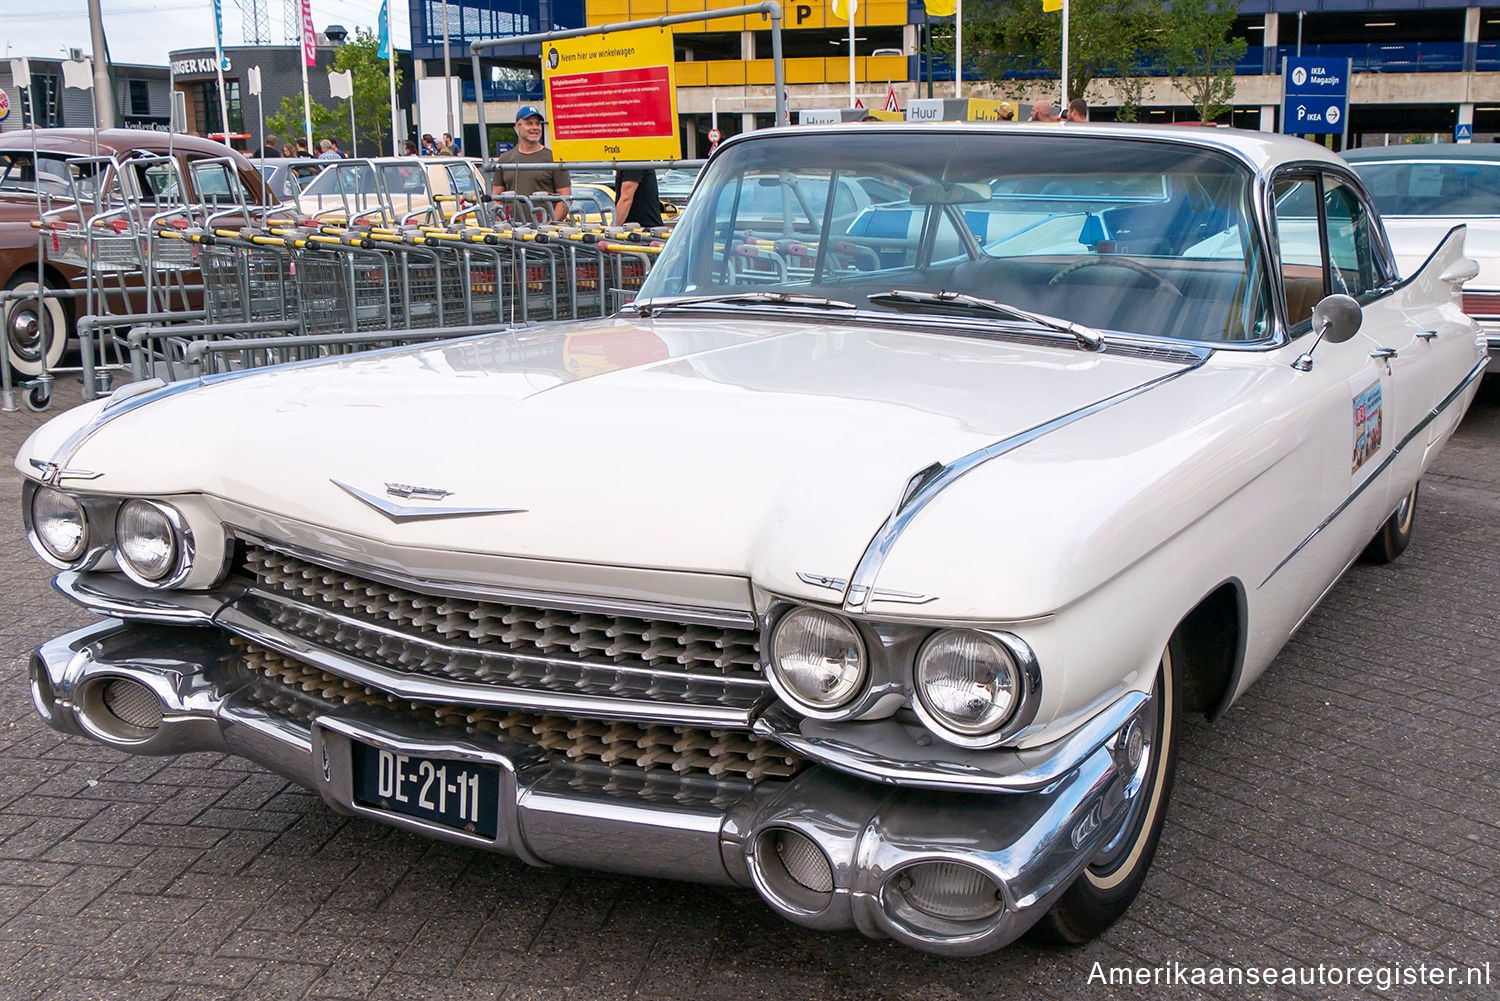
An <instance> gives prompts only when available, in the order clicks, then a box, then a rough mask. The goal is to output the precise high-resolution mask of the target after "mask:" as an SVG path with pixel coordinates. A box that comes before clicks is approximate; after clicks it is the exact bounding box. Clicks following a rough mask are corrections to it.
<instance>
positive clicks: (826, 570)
mask: <svg viewBox="0 0 1500 1001" xmlns="http://www.w3.org/2000/svg"><path fill="white" fill-rule="evenodd" d="M1180 365H1181V360H1180V359H1178V360H1176V361H1170V360H1169V361H1158V360H1149V359H1146V358H1139V357H1131V356H1129V355H1122V354H1119V353H1103V354H1096V353H1092V352H1086V351H1083V350H1080V349H1078V348H1075V347H1073V346H1072V345H1071V344H1070V343H1069V344H1064V345H1061V346H1057V347H1050V346H1033V345H1027V344H1018V343H1014V342H1005V341H994V340H986V339H980V338H976V337H964V336H958V335H955V334H951V333H950V334H935V333H923V332H915V331H913V330H910V329H894V328H877V329H871V328H869V327H847V328H840V327H836V326H827V325H816V324H810V323H785V322H774V323H766V322H757V323H747V322H743V321H733V322H731V321H703V320H700V319H697V318H694V319H693V320H692V321H691V322H690V321H687V320H683V319H676V318H673V319H670V320H658V321H655V322H654V323H644V324H637V323H634V322H626V321H618V320H605V321H599V322H597V323H594V324H587V325H574V326H570V327H565V328H551V329H549V330H546V331H542V332H527V333H523V334H516V335H504V334H501V335H495V336H491V337H486V338H481V339H470V340H465V341H456V342H449V343H446V344H443V345H438V346H433V347H428V348H422V349H405V350H400V351H388V352H382V353H379V354H374V355H365V356H359V357H355V358H350V359H347V360H339V361H330V362H322V363H314V364H311V365H302V366H292V367H286V368H281V369H275V370H270V371H267V372H263V373H258V374H253V375H249V376H242V377H231V378H228V379H225V380H222V381H217V382H215V381H210V382H209V383H208V384H206V385H204V386H202V387H201V388H197V389H194V390H190V391H186V392H181V391H179V392H175V393H170V392H169V393H164V395H163V396H162V398H160V399H157V400H154V401H152V402H150V403H147V404H146V405H143V406H139V407H136V408H133V409H132V408H130V407H128V406H125V405H122V406H120V407H118V408H111V409H117V411H118V413H117V415H116V416H113V417H111V415H110V414H109V412H108V411H106V413H105V415H104V418H103V420H104V423H103V424H102V425H100V426H97V427H96V428H95V429H94V430H93V432H92V433H90V434H89V436H88V437H87V438H86V439H85V440H84V441H83V443H82V444H81V445H78V446H77V447H76V448H74V449H73V454H72V455H71V456H67V457H64V456H56V455H47V456H41V458H45V459H54V458H57V459H61V458H66V462H67V465H68V466H70V467H72V468H76V469H86V470H93V471H99V472H102V473H103V475H102V476H100V477H98V478H97V479H93V480H91V481H89V482H88V483H87V485H86V487H85V486H84V485H82V484H80V485H79V488H80V489H88V490H91V491H100V492H105V493H114V494H126V495H137V494H146V495H152V496H164V495H171V494H185V493H203V494H206V495H208V496H210V497H213V498H219V499H222V500H223V501H224V503H222V504H221V505H220V507H221V510H224V511H236V510H239V511H243V510H245V509H249V510H253V511H255V512H257V522H258V523H260V524H266V523H272V524H276V523H279V524H284V525H294V526H297V531H298V532H299V533H302V534H303V535H308V534H310V535H311V536H312V538H301V539H299V540H297V541H301V542H303V543H304V544H311V545H314V546H315V545H316V535H317V530H318V529H325V530H332V531H336V532H338V533H340V535H343V536H355V537H360V538H365V539H374V540H379V541H380V542H381V543H382V544H386V545H395V546H401V547H408V546H410V547H421V548H423V549H429V550H451V551H455V552H463V553H476V554H496V555H502V554H503V555H509V556H518V557H531V558H537V559H546V560H557V561H578V562H588V563H594V564H610V565H615V566H623V567H642V568H661V569H673V570H690V571H707V572H718V573H730V574H736V575H744V576H749V577H751V578H752V579H756V580H765V579H767V577H769V578H771V579H773V580H786V579H787V578H788V576H789V575H794V574H795V572H797V571H806V572H809V573H816V574H828V575H840V576H842V575H847V574H848V573H849V572H850V571H852V569H853V567H854V565H855V563H856V562H857V561H858V559H859V556H860V554H861V553H862V552H863V551H864V549H865V547H866V545H867V544H868V543H869V541H870V538H871V536H872V535H873V534H874V533H875V531H876V530H877V529H878V528H879V526H880V525H881V523H882V522H883V521H884V520H885V518H886V516H887V515H888V514H889V513H890V511H891V509H892V507H893V506H894V505H895V503H896V501H897V499H898V497H899V495H900V494H901V492H902V489H903V487H904V486H905V484H906V482H907V480H908V479H909V478H910V477H911V476H912V474H913V473H915V472H916V471H918V470H920V469H922V468H923V467H926V466H927V465H929V464H930V463H933V462H935V461H936V462H948V461H951V460H953V459H955V458H958V457H960V456H963V455H965V454H967V453H969V452H972V451H974V450H976V449H979V448H982V447H984V446H985V445H988V444H990V443H992V442H995V441H998V440H1000V439H1003V438H1006V437H1008V436H1010V435H1013V434H1015V433H1017V432H1020V431H1023V430H1026V429H1028V428H1031V427H1035V426H1036V425H1039V424H1042V423H1044V422H1046V421H1048V420H1049V419H1051V418H1054V417H1057V416H1058V415H1061V414H1065V413H1068V412H1070V411H1073V410H1076V409H1078V408H1080V407H1084V406H1086V405H1088V404H1090V403H1093V402H1095V401H1097V400H1100V399H1103V398H1106V397H1109V396H1111V395H1114V394H1116V393H1119V392H1121V391H1124V390H1127V389H1130V388H1132V387H1135V386H1138V385H1140V384H1142V383H1145V382H1147V381H1150V380H1152V379H1154V378H1157V377H1159V376H1162V375H1164V374H1166V373H1168V372H1170V371H1172V370H1174V369H1175V368H1178V367H1180ZM47 440H49V439H46V438H45V437H44V436H42V434H41V432H39V433H38V438H35V439H33V442H34V443H41V442H44V441H47ZM50 440H51V441H52V442H53V444H54V445H55V441H56V435H53V436H52V438H51V439H50ZM30 447H31V446H30V445H28V448H30ZM27 458H28V451H27V450H25V449H23V452H22V455H21V456H20V457H18V460H17V462H18V465H19V466H20V467H21V469H22V471H23V472H34V471H32V470H29V469H28V466H27V465H26V460H27ZM334 481H340V482H342V483H345V484H348V485H350V486H353V487H355V488H357V489H359V490H362V491H365V492H367V493H369V494H372V495H377V496H379V497H381V498H386V499H394V498H387V489H386V484H389V483H398V484H406V485H410V486H417V487H426V488H433V489H438V490H446V491H449V492H450V493H449V495H448V496H446V497H444V498H443V499H441V500H439V501H423V500H421V499H409V500H400V499H394V500H397V502H399V503H406V504H414V505H423V504H429V505H431V506H432V507H434V508H441V507H445V506H453V507H463V508H521V509H523V510H522V511H520V512H517V513H511V514H480V515H469V516H463V517H453V518H441V519H433V520H417V521H406V522H396V521H393V520H391V519H390V518H389V517H387V516H386V515H383V514H381V513H379V512H377V511H376V510H375V509H373V508H372V507H371V506H369V505H367V504H365V503H362V502H361V501H359V500H358V499H356V498H355V497H354V496H351V494H350V493H348V492H346V491H345V490H343V489H341V488H340V487H339V486H338V485H336V484H335V482H334ZM260 515H264V517H260ZM231 517H232V515H231ZM778 554H781V555H780V556H778ZM791 554H796V555H795V557H794V558H793V557H792V556H791ZM793 559H794V560H795V564H796V565H795V566H787V565H786V563H787V562H788V561H792V560H793ZM768 562H769V563H771V564H773V566H771V567H768V566H767V565H766V564H767V563H768Z"/></svg>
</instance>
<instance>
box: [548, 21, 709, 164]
mask: <svg viewBox="0 0 1500 1001" xmlns="http://www.w3.org/2000/svg"><path fill="white" fill-rule="evenodd" d="M542 82H543V84H544V85H545V86H546V88H547V112H548V116H549V117H550V118H551V120H552V121H551V125H552V150H553V152H555V153H556V154H557V157H558V159H559V160H675V159H677V158H678V157H680V156H681V155H682V141H681V139H680V138H679V137H678V131H677V86H676V80H675V78H674V75H673V72H672V31H671V29H670V28H637V29H635V30H633V31H616V32H611V33H610V34H608V35H586V36H584V37H582V38H566V39H557V40H556V41H551V42H547V43H546V45H545V46H544V47H543V50H542Z"/></svg>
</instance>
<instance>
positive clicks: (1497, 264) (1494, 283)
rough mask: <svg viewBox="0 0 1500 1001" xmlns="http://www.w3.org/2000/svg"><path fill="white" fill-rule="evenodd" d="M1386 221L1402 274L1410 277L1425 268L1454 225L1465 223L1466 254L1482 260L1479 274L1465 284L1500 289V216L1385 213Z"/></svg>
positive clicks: (1471, 286)
mask: <svg viewBox="0 0 1500 1001" xmlns="http://www.w3.org/2000/svg"><path fill="white" fill-rule="evenodd" d="M1382 222H1384V223H1385V232H1386V235H1387V236H1389V237H1390V240H1391V250H1392V251H1393V252H1394V253H1395V255H1396V267H1397V269H1398V270H1399V271H1400V272H1401V277H1402V278H1410V277H1411V276H1412V275H1414V274H1416V273H1417V272H1418V271H1420V270H1421V268H1422V265H1423V264H1424V263H1426V261H1427V258H1429V257H1431V256H1432V252H1433V251H1434V250H1436V249H1437V245H1438V244H1439V243H1441V242H1442V239H1443V237H1445V236H1447V235H1448V231H1449V230H1451V229H1452V228H1453V227H1454V226H1465V227H1467V228H1466V230H1465V232H1464V256H1466V257H1472V258H1474V260H1476V261H1478V262H1479V275H1478V277H1476V278H1475V279H1473V280H1472V281H1470V282H1468V283H1467V285H1465V288H1470V289H1483V288H1493V289H1500V219H1493V218H1490V219H1487V218H1477V219H1465V218H1460V217H1457V216H1451V217H1444V216H1385V217H1383V218H1382Z"/></svg>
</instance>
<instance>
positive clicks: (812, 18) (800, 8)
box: [760, 0, 859, 29]
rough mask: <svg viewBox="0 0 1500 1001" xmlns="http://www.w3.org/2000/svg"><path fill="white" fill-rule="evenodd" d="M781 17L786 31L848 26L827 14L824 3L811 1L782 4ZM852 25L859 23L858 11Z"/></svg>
mask: <svg viewBox="0 0 1500 1001" xmlns="http://www.w3.org/2000/svg"><path fill="white" fill-rule="evenodd" d="M781 16H782V19H783V20H782V22H781V26H782V27H783V28H788V29H791V28H826V27H830V26H832V25H834V24H838V25H839V26H840V27H842V28H847V27H848V26H849V22H848V21H840V20H839V19H838V18H835V17H834V16H833V15H832V14H831V13H829V12H828V5H827V4H826V3H814V2H812V0H807V2H804V3H797V2H796V0H792V2H790V3H787V4H784V5H783V6H782V8H781ZM854 23H855V24H858V23H859V12H858V11H856V12H855V14H854ZM760 27H762V28H766V27H769V25H768V24H762V25H760Z"/></svg>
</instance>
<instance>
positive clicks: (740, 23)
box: [677, 17, 747, 31]
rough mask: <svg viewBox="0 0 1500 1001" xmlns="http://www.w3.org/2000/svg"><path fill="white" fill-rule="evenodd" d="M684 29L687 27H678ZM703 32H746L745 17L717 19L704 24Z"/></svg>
mask: <svg viewBox="0 0 1500 1001" xmlns="http://www.w3.org/2000/svg"><path fill="white" fill-rule="evenodd" d="M677 27H678V28H679V29H680V28H683V27H686V26H685V25H677ZM701 30H703V31H745V30H747V29H746V25H745V19H744V18H743V17H716V18H714V19H713V20H712V21H705V22H703V27H702V29H701Z"/></svg>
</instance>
